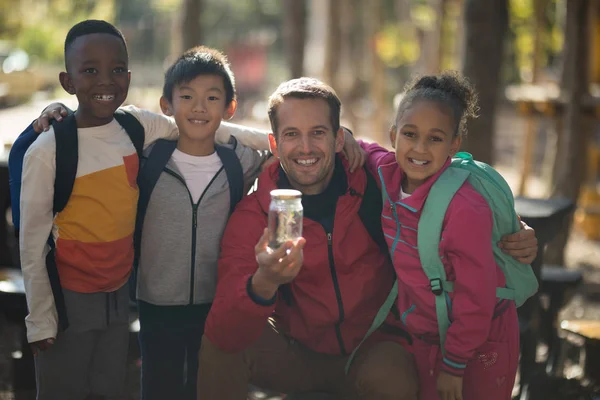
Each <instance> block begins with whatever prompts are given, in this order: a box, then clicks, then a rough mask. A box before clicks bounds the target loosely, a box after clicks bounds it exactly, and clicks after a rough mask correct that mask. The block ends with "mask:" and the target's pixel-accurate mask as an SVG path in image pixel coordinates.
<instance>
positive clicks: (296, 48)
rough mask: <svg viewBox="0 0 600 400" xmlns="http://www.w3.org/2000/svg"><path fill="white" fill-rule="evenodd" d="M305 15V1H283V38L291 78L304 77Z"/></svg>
mask: <svg viewBox="0 0 600 400" xmlns="http://www.w3.org/2000/svg"><path fill="white" fill-rule="evenodd" d="M306 15H307V10H306V0H285V2H284V9H283V37H284V41H285V53H286V58H287V63H288V68H289V70H290V75H291V78H300V77H301V76H302V75H304V47H305V45H306V18H307V17H306Z"/></svg>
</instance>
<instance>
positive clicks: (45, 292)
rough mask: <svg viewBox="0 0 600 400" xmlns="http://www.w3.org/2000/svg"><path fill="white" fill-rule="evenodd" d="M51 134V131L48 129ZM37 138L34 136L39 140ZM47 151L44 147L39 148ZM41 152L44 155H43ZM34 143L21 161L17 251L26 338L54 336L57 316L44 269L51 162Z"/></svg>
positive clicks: (49, 221)
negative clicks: (23, 285) (19, 256)
mask: <svg viewBox="0 0 600 400" xmlns="http://www.w3.org/2000/svg"><path fill="white" fill-rule="evenodd" d="M49 133H50V134H51V135H52V136H54V134H53V133H52V132H49ZM39 140H40V139H38V141H39ZM43 150H47V149H43ZM44 153H45V154H44ZM44 153H42V149H40V148H39V146H35V144H34V145H33V146H32V147H30V148H29V150H28V151H27V153H26V154H25V158H24V161H23V176H22V185H21V205H20V207H21V225H20V234H19V242H20V254H21V269H22V271H23V281H24V284H25V294H26V296H27V306H28V308H29V315H27V317H26V318H25V324H26V326H27V340H28V341H29V342H30V343H31V342H37V341H39V340H43V339H49V338H56V333H57V326H58V325H57V322H58V317H57V313H56V307H55V305H54V297H53V296H52V289H51V287H50V280H49V278H48V271H47V270H46V254H47V253H48V251H49V247H48V244H47V241H48V237H49V235H50V232H51V231H52V225H53V223H54V214H53V210H52V204H53V197H54V177H55V174H56V167H55V165H54V162H51V161H49V160H47V158H48V153H47V152H44Z"/></svg>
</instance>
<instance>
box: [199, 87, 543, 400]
mask: <svg viewBox="0 0 600 400" xmlns="http://www.w3.org/2000/svg"><path fill="white" fill-rule="evenodd" d="M269 118H270V120H271V126H272V130H273V134H272V135H271V136H270V140H271V147H272V151H273V154H274V155H275V156H276V157H277V158H279V163H274V164H272V165H270V166H269V167H268V168H267V169H266V170H265V171H264V172H263V173H262V175H261V176H260V178H259V185H258V189H257V191H256V192H255V193H253V194H251V195H250V196H248V197H247V198H245V199H244V200H242V201H241V202H240V203H239V205H238V207H237V208H236V211H235V212H234V213H233V215H232V216H231V219H230V222H229V224H228V226H227V229H226V231H225V235H224V238H223V242H222V249H221V256H220V257H221V258H220V261H219V279H218V284H217V294H216V298H215V300H214V303H213V307H212V310H211V312H210V314H209V316H208V320H207V326H206V330H205V336H204V339H203V342H202V348H201V351H200V374H199V383H198V393H199V397H202V399H220V400H222V399H225V400H230V399H231V400H237V399H240V400H241V399H245V398H246V391H247V387H248V384H249V383H252V384H255V385H258V386H260V387H264V388H266V389H270V390H275V391H280V392H285V393H289V392H308V391H319V392H327V393H332V394H335V395H337V396H338V397H340V398H356V399H407V400H408V399H416V398H417V385H418V384H417V382H418V379H417V376H416V370H415V366H414V364H413V363H414V362H413V359H412V356H411V355H410V353H409V351H408V350H407V348H409V345H410V342H411V338H410V336H408V335H407V334H406V332H405V331H404V330H403V329H402V322H401V316H399V315H395V313H394V312H392V313H390V315H389V316H388V318H387V320H386V322H385V323H384V324H383V325H382V326H381V328H380V329H378V330H377V331H376V332H374V333H373V334H372V335H371V336H370V337H369V338H368V339H367V340H366V341H365V343H363V344H362V345H361V346H360V348H359V350H358V352H357V355H356V357H355V360H354V363H353V364H352V367H351V368H350V370H349V373H348V376H346V374H345V372H344V366H345V364H346V362H347V360H348V357H349V354H350V353H352V351H353V350H354V349H355V348H356V347H357V346H358V345H359V343H360V341H361V340H362V339H363V337H364V336H365V333H366V332H367V330H368V328H369V327H370V325H371V323H372V321H373V318H374V316H375V315H376V314H377V311H378V310H379V308H380V306H381V305H382V304H383V302H384V300H385V298H386V297H387V294H388V293H389V291H390V289H391V286H392V283H393V282H394V279H395V274H394V271H393V269H392V266H391V264H390V262H389V259H388V257H387V253H386V251H385V250H383V249H382V247H380V245H378V242H379V241H378V240H377V235H376V234H375V233H374V230H373V222H374V223H375V224H376V223H377V222H378V221H379V218H380V213H381V197H380V195H378V196H376V197H378V198H377V199H376V201H374V202H373V203H372V204H371V205H369V207H365V203H366V202H367V199H368V198H370V197H371V196H370V191H369V189H368V188H369V187H372V183H371V184H370V183H369V182H372V181H370V180H369V177H368V176H367V174H366V172H365V171H364V170H363V169H359V170H357V171H355V172H350V170H349V168H348V165H347V163H346V162H345V160H344V159H343V158H341V157H338V156H337V153H338V152H340V151H341V150H342V148H343V145H344V135H343V134H342V129H340V101H339V99H338V97H337V96H336V94H335V92H334V91H333V89H331V88H330V87H328V86H327V85H325V84H323V83H322V82H320V81H318V80H315V79H310V78H300V79H295V80H291V81H288V82H285V83H283V84H281V85H280V86H279V88H278V89H277V90H276V91H275V93H274V94H273V95H272V96H271V98H270V100H269ZM277 188H294V189H297V190H300V191H301V192H302V193H303V198H302V203H303V206H304V228H303V229H304V231H303V239H300V240H299V241H298V242H297V243H287V244H286V245H284V246H282V247H281V248H279V249H277V250H275V251H274V252H271V251H270V250H269V251H267V237H266V230H265V227H266V226H267V213H268V208H269V203H270V191H271V190H273V189H277ZM361 206H362V207H361ZM516 235H517V238H518V237H519V235H524V236H525V237H526V240H524V241H521V243H520V244H519V245H518V246H517V247H519V248H521V247H522V249H519V250H517V251H516V252H514V253H513V254H514V255H516V256H524V255H529V254H530V253H531V254H533V256H530V257H531V259H532V258H533V257H534V256H535V251H536V250H537V248H536V244H535V243H536V240H535V237H534V236H535V235H533V232H532V231H529V233H525V234H523V233H518V234H516ZM527 238H529V239H527ZM512 239H513V240H515V237H513V238H512ZM305 247H306V249H307V251H306V252H303V248H305ZM530 261H531V260H530Z"/></svg>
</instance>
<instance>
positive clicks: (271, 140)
mask: <svg viewBox="0 0 600 400" xmlns="http://www.w3.org/2000/svg"><path fill="white" fill-rule="evenodd" d="M269 149H270V150H271V154H273V156H275V157H279V154H278V153H277V139H275V134H274V133H269Z"/></svg>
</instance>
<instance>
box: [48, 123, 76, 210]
mask: <svg viewBox="0 0 600 400" xmlns="http://www.w3.org/2000/svg"><path fill="white" fill-rule="evenodd" d="M52 127H53V129H54V137H55V139H56V177H55V178H54V203H53V207H52V208H53V212H54V214H56V213H59V212H61V211H62V210H64V208H65V206H66V205H67V202H68V201H69V197H71V192H72V191H73V185H74V184H75V178H76V177H77V163H78V162H79V156H78V154H79V140H78V138H77V121H76V120H75V114H69V115H68V116H67V117H65V119H64V120H63V121H62V122H56V121H53V122H52Z"/></svg>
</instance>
